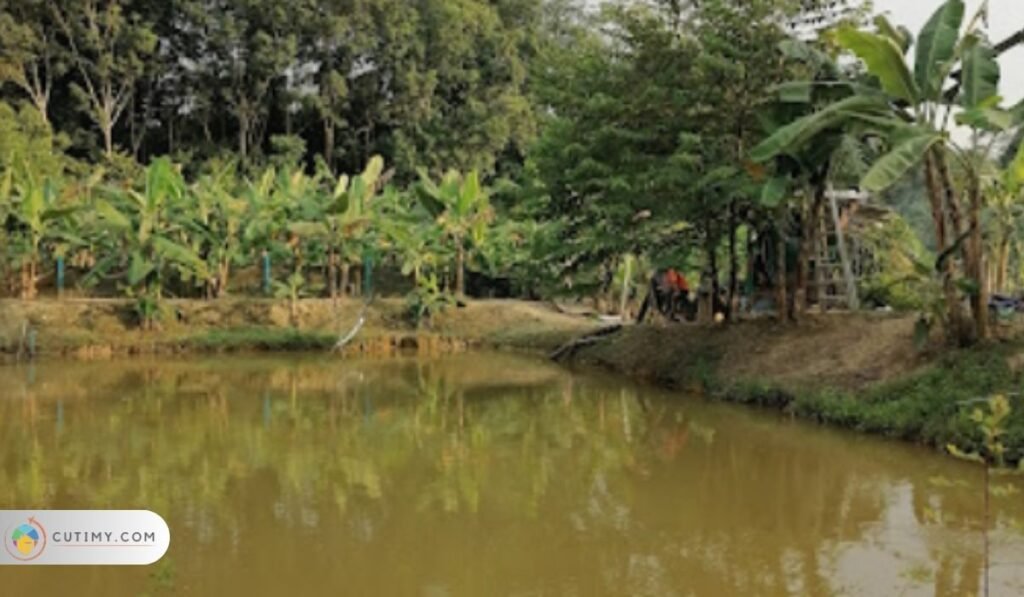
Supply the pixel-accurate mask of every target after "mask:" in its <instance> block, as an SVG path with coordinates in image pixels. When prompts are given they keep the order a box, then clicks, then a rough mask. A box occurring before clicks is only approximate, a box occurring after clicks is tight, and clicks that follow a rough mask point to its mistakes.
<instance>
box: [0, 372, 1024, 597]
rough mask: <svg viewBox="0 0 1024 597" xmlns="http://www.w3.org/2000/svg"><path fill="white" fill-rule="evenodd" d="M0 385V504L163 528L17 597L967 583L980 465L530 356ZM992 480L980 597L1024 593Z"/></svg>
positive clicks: (973, 564)
mask: <svg viewBox="0 0 1024 597" xmlns="http://www.w3.org/2000/svg"><path fill="white" fill-rule="evenodd" d="M0 388H3V390H0V392H2V396H0V430H2V434H0V507H11V508H14V507H19V508H22V507H28V506H32V507H40V508H43V507H46V508H148V509H152V510H155V511H157V512H160V513H161V514H163V515H164V516H165V518H167V520H168V522H169V524H170V526H171V529H172V544H171V550H170V553H169V556H168V558H167V559H166V560H165V561H164V562H163V563H162V564H161V565H160V566H158V567H154V568H148V569H139V570H135V569H100V568H97V569H61V570H59V571H56V572H55V571H53V570H47V571H46V573H45V574H43V573H40V572H39V570H38V569H34V570H29V569H18V570H16V571H13V569H11V568H6V569H3V570H2V572H3V582H4V583H5V585H4V586H5V587H8V588H11V589H13V590H14V593H13V594H20V593H24V594H28V593H29V591H30V590H31V592H33V593H34V594H44V595H46V594H59V593H61V592H63V591H62V588H63V589H64V590H66V588H67V586H68V584H67V583H75V585H74V586H75V587H76V593H82V594H85V595H110V594H126V595H137V594H159V593H163V592H166V593H174V594H195V595H207V594H223V595H232V594H238V595H254V594H270V593H271V592H279V591H287V592H294V591H296V590H306V591H309V592H311V593H312V594H340V593H345V594H389V595H391V594H396V595H397V594H401V595H405V594H408V595H420V594H423V595H484V594H486V595H546V594H556V595H600V594H609V595H623V594H630V595H690V594H695V595H731V594H737V595H739V594H742V595H753V594H758V595H786V594H801V595H830V594H864V595H880V594H922V595H930V594H936V595H966V594H979V593H980V591H981V578H982V569H983V557H982V553H983V552H982V541H981V528H982V521H983V517H982V505H983V501H982V493H981V481H982V475H981V473H980V471H978V470H977V469H975V468H973V467H971V466H969V465H965V464H962V463H959V462H955V461H952V460H950V459H947V458H942V457H939V456H936V455H934V454H931V453H929V452H927V451H923V450H918V449H915V448H912V447H908V446H904V445H901V444H893V443H887V442H879V441H876V440H873V439H870V438H862V437H857V436H853V435H849V434H839V433H835V432H830V431H826V430H821V429H816V428H812V427H808V426H805V425H801V424H798V423H793V422H790V421H785V420H780V419H778V418H777V417H775V416H771V415H767V414H764V413H755V412H751V411H747V410H741V409H735V408H730V407H726V406H720V405H709V404H705V403H702V402H701V401H698V400H689V399H680V398H679V397H674V396H668V395H665V394H662V393H660V392H657V391H654V390H650V389H646V388H639V387H636V386H632V385H628V384H623V383H620V382H617V381H614V380H610V379H608V378H605V377H599V376H591V375H572V374H569V373H567V372H565V371H562V370H559V369H556V368H552V367H550V366H548V365H546V364H543V363H538V362H535V361H530V360H523V359H519V358H514V357H510V356H506V355H462V356H459V357H452V358H447V359H442V360H433V361H416V360H408V361H360V362H356V361H348V362H342V361H337V360H328V359H321V358H304V359H303V358H287V359H275V358H266V357H260V358H230V359H217V360H215V361H214V360H202V361H200V360H194V361H193V360H190V361H169V362H168V361H164V362H147V361H128V362H117V363H102V364H95V363H91V364H85V363H81V364H75V363H51V364H45V363H44V364H41V365H38V366H36V368H35V369H34V370H29V369H26V368H5V369H0ZM999 483H1000V484H1001V485H1002V486H1007V487H1010V488H1011V489H1010V490H1008V491H1007V492H1006V494H1005V495H997V496H995V497H993V515H992V518H993V523H992V528H993V533H992V536H991V538H992V560H993V566H992V569H991V575H992V582H993V594H1000V592H1003V593H1005V594H1020V593H1022V592H1024V534H1022V530H1021V523H1020V521H1021V520H1024V504H1022V503H1021V502H1022V500H1021V499H1020V494H1019V493H1013V490H1012V488H1014V487H1020V485H1019V482H1017V481H1014V480H1012V479H1006V480H1000V481H999ZM111 587H116V588H117V591H116V592H114V593H111Z"/></svg>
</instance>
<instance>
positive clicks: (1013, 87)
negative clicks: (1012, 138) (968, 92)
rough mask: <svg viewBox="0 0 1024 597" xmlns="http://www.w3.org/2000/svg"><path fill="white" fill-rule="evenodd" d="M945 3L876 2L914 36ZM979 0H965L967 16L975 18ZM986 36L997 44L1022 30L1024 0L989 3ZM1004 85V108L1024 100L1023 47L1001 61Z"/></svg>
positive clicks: (920, 0)
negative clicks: (987, 32)
mask: <svg viewBox="0 0 1024 597" xmlns="http://www.w3.org/2000/svg"><path fill="white" fill-rule="evenodd" d="M943 2H944V0H875V10H876V12H888V13H889V15H890V20H892V21H893V22H894V23H898V24H900V25H905V26H906V27H907V28H908V29H910V31H911V32H912V33H913V34H914V35H915V36H916V35H917V34H918V33H919V32H920V31H921V27H922V26H924V23H925V21H927V20H928V18H929V17H930V16H931V15H932V13H933V12H935V9H937V8H938V7H939V6H940V5H942V3H943ZM980 4H981V1H980V0H967V16H966V17H965V20H967V19H970V18H971V17H972V16H974V13H975V11H976V10H978V6H980ZM989 9H990V16H991V18H990V19H989V37H990V38H991V39H992V42H993V43H998V42H1000V41H1002V40H1003V39H1005V38H1007V37H1009V36H1010V35H1012V34H1013V33H1015V32H1016V31H1020V30H1021V29H1024V0H989ZM1000 64H1001V65H1002V73H1003V82H1002V84H1001V85H1000V89H1001V90H1002V93H1003V98H1004V100H1005V104H1006V105H1013V104H1015V103H1017V102H1018V101H1020V100H1021V99H1022V98H1024V47H1017V48H1016V49H1013V50H1010V51H1009V52H1007V53H1006V54H1003V57H1002V58H1001V59H1000Z"/></svg>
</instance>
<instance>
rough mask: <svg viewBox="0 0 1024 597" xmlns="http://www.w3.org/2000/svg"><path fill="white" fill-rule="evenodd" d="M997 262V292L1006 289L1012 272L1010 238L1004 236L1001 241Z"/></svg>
mask: <svg viewBox="0 0 1024 597" xmlns="http://www.w3.org/2000/svg"><path fill="white" fill-rule="evenodd" d="M996 261H997V264H996V268H997V269H996V286H995V291H996V292H1005V291H1006V286H1007V284H1006V281H1007V279H1008V278H1009V274H1010V239H1009V238H1007V237H1004V238H1003V239H1002V240H1001V241H999V255H998V256H997V259H996Z"/></svg>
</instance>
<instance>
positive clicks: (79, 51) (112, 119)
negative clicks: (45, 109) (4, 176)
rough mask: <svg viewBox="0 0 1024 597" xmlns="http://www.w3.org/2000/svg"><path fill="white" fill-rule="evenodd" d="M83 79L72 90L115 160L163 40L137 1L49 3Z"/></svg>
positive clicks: (105, 147) (89, 0) (108, 0)
mask: <svg viewBox="0 0 1024 597" xmlns="http://www.w3.org/2000/svg"><path fill="white" fill-rule="evenodd" d="M48 4H49V7H50V10H51V13H52V14H53V18H54V20H55V21H56V23H57V25H58V27H59V28H60V31H61V33H62V34H63V40H62V42H63V43H64V44H65V45H66V46H67V48H68V52H69V56H70V61H71V63H72V64H74V68H75V70H76V73H77V75H78V76H77V77H76V80H75V82H74V83H73V87H72V90H73V91H74V93H75V95H76V96H77V97H78V100H79V101H80V102H81V106H82V109H83V111H84V112H85V113H86V114H87V115H88V117H89V119H90V120H91V121H92V122H93V123H94V124H95V125H96V126H97V127H98V128H99V129H100V132H101V134H102V135H103V152H104V154H105V156H106V157H107V158H108V159H109V158H112V157H113V155H114V127H115V126H117V124H118V122H119V121H120V120H121V117H122V116H123V115H124V112H125V109H126V108H127V107H128V105H129V103H130V102H131V99H132V94H133V92H134V89H135V83H136V81H137V80H138V78H139V77H140V76H141V74H142V72H143V70H144V68H145V61H146V59H147V57H148V56H150V55H151V54H152V53H153V52H154V50H155V49H156V43H157V38H156V36H155V35H154V34H153V31H152V30H151V29H150V25H149V23H147V22H146V21H145V19H144V17H143V15H141V14H139V13H138V12H136V11H135V10H134V9H135V6H134V3H133V1H132V0H81V1H80V2H58V1H56V0H50V1H49V3H48Z"/></svg>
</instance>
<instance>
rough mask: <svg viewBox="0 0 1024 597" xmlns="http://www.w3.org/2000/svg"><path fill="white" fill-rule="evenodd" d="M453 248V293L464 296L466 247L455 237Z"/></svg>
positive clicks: (460, 296)
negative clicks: (455, 244) (454, 247)
mask: <svg viewBox="0 0 1024 597" xmlns="http://www.w3.org/2000/svg"><path fill="white" fill-rule="evenodd" d="M456 243H457V248H456V250H455V294H456V296H458V297H459V298H462V297H464V296H466V248H465V247H464V246H463V245H462V239H461V238H459V239H456Z"/></svg>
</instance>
